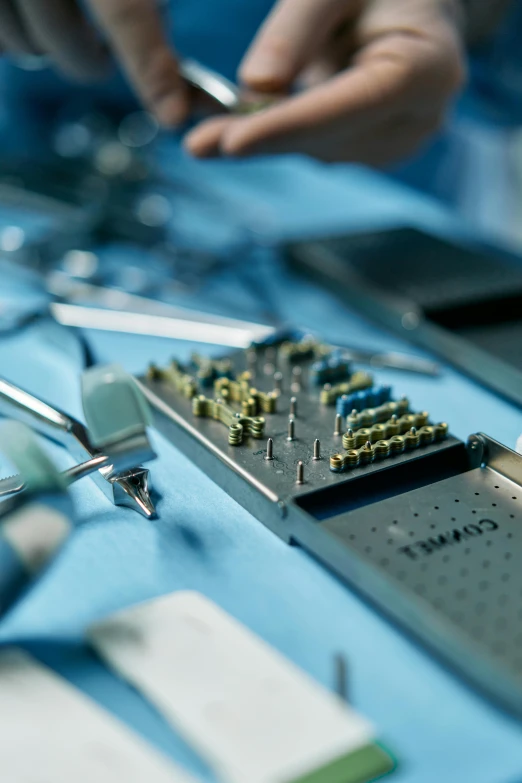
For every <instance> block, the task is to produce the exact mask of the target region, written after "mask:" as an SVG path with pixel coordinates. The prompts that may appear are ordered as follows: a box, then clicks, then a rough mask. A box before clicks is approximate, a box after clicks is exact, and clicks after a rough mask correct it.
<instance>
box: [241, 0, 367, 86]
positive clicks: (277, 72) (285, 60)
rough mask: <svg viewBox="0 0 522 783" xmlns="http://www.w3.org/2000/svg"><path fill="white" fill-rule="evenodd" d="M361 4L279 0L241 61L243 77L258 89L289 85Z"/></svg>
mask: <svg viewBox="0 0 522 783" xmlns="http://www.w3.org/2000/svg"><path fill="white" fill-rule="evenodd" d="M359 5H360V4H359V2H355V0H279V2H278V3H277V4H276V6H275V8H274V10H273V11H272V13H271V14H270V15H269V17H268V19H267V20H266V21H265V23H264V24H263V26H262V27H261V30H260V31H259V33H258V34H257V36H256V38H255V40H254V43H253V44H252V46H251V47H250V49H249V51H248V52H247V54H246V56H245V58H244V60H243V63H242V64H241V68H240V71H239V75H240V78H241V80H242V81H243V82H244V83H245V84H246V85H247V86H248V87H251V88H252V89H254V90H261V91H266V92H268V91H270V92H272V91H280V90H284V89H286V88H288V87H289V86H290V85H291V84H292V82H293V81H294V79H295V78H296V76H297V75H298V74H299V73H300V71H301V70H302V69H303V67H304V66H305V65H306V64H307V63H308V62H310V61H311V60H312V59H313V58H314V56H315V55H316V54H317V52H318V51H319V50H320V49H321V48H322V46H323V44H324V43H325V41H327V39H328V38H329V36H330V35H331V33H332V32H333V30H334V29H335V28H336V27H337V26H338V25H339V24H340V23H341V22H342V21H346V20H347V19H349V18H350V17H351V16H353V15H354V13H355V12H356V10H357V9H358V7H359Z"/></svg>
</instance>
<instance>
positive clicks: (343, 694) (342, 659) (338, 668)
mask: <svg viewBox="0 0 522 783" xmlns="http://www.w3.org/2000/svg"><path fill="white" fill-rule="evenodd" d="M334 678H335V692H336V693H337V695H338V696H339V698H340V699H342V700H343V701H344V702H345V703H346V704H348V703H349V698H348V662H347V660H346V656H345V655H343V654H342V653H337V654H336V655H335V656H334Z"/></svg>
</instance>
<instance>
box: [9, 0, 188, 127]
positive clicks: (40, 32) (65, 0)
mask: <svg viewBox="0 0 522 783" xmlns="http://www.w3.org/2000/svg"><path fill="white" fill-rule="evenodd" d="M87 8H88V10H89V11H90V12H91V13H92V17H93V20H94V21H95V22H96V23H97V24H98V26H99V30H100V32H101V34H102V35H103V36H104V38H105V40H106V43H107V45H108V47H109V49H111V50H112V51H113V53H114V54H115V56H116V58H117V59H118V60H119V62H120V64H121V66H122V67H123V70H124V72H125V73H126V76H127V78H128V79H129V82H130V84H131V86H132V87H133V89H134V90H135V92H136V93H137V94H138V96H139V98H140V99H141V101H142V102H143V104H144V105H145V106H146V107H147V108H148V109H149V110H150V111H151V112H152V113H153V114H154V115H155V116H156V118H157V119H158V121H159V122H160V123H161V124H162V125H165V126H167V127H169V126H174V125H176V124H178V123H179V122H181V121H182V120H183V119H184V118H185V116H186V113H187V110H188V98H187V95H188V91H187V88H186V85H185V84H184V82H183V80H182V79H181V77H180V76H179V73H178V68H177V64H176V58H175V55H174V53H173V52H172V49H171V47H170V46H169V44H168V42H167V40H166V38H165V35H164V33H163V29H162V23H161V19H160V15H159V11H158V4H157V2H156V0H87ZM0 51H4V52H6V53H13V54H35V55H45V56H47V57H49V59H50V60H51V62H52V63H53V64H54V65H56V66H57V67H58V68H59V69H60V70H61V71H63V73H64V74H65V75H67V76H69V77H71V78H74V79H77V80H80V81H91V80H95V79H97V78H100V77H101V76H103V75H104V74H105V73H106V66H107V59H108V58H107V51H106V48H105V46H104V45H103V44H102V42H101V38H100V36H99V35H98V34H97V33H96V32H95V31H94V29H93V27H92V26H91V24H90V23H89V22H88V20H87V19H86V17H85V15H84V13H83V12H82V10H81V6H80V4H79V2H76V0H0Z"/></svg>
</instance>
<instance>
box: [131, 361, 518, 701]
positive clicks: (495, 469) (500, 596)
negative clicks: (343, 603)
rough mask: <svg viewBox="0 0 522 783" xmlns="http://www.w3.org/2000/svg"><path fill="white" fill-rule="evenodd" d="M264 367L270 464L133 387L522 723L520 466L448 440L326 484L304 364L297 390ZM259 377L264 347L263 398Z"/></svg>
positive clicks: (228, 484)
mask: <svg viewBox="0 0 522 783" xmlns="http://www.w3.org/2000/svg"><path fill="white" fill-rule="evenodd" d="M267 351H268V353H267ZM231 358H232V361H233V364H234V370H235V371H237V372H241V371H242V370H244V369H245V367H246V352H244V351H242V352H239V353H238V354H235V355H234V356H233V357H231ZM275 364H276V367H277V369H279V370H280V372H281V373H282V376H283V377H282V391H281V393H280V395H279V399H278V412H277V413H275V414H271V415H267V416H266V419H267V431H266V435H267V436H268V437H271V438H272V439H273V457H274V458H273V460H267V459H266V449H265V443H266V441H265V440H255V439H252V438H247V439H246V441H245V442H244V443H243V444H242V445H241V446H231V445H229V443H228V432H227V428H226V427H224V426H223V424H221V423H220V422H217V421H215V420H213V419H202V418H197V417H195V416H194V415H193V413H192V403H191V401H190V400H189V399H186V398H184V397H183V396H182V395H181V394H179V393H178V392H176V391H175V390H173V388H172V386H171V385H169V384H168V383H166V382H165V381H164V380H158V379H154V377H152V376H151V375H149V376H148V377H144V378H141V379H139V382H140V384H141V386H142V388H143V390H144V392H145V394H146V396H147V398H148V399H149V401H150V402H151V404H152V407H153V410H154V413H155V424H156V426H157V428H158V429H159V430H160V431H161V432H162V433H163V434H164V435H166V437H167V438H169V439H170V440H171V441H172V442H173V443H174V444H175V445H176V446H177V447H178V448H180V449H181V450H182V451H183V452H184V453H186V454H187V455H188V456H189V457H190V458H191V459H193V460H194V462H195V463H196V464H198V465H199V467H200V468H201V469H202V470H203V471H204V472H205V473H206V474H207V475H208V476H210V477H211V478H212V479H213V480H215V481H216V482H217V483H218V484H219V485H220V486H221V487H222V488H223V489H224V490H225V491H226V492H227V493H229V494H230V495H231V496H232V497H233V498H235V499H236V500H237V501H238V502H239V503H240V504H241V505H243V506H244V507H245V508H246V509H248V510H249V511H250V512H251V513H252V514H253V515H254V516H255V517H256V518H257V519H259V520H260V521H261V522H263V524H265V525H266V526H267V527H268V528H269V529H270V530H272V531H273V532H274V533H276V534H277V535H278V536H280V537H281V538H282V539H283V540H284V541H286V542H288V543H292V544H296V545H299V546H301V547H302V548H303V549H305V550H306V551H307V552H309V553H310V554H311V555H312V556H314V557H315V558H317V559H318V560H320V561H321V562H323V563H324V564H325V565H327V566H328V567H329V568H331V569H332V570H333V571H334V572H335V573H336V574H338V575H339V576H340V577H342V578H343V579H344V580H346V582H348V583H349V584H350V585H351V586H353V587H354V588H356V589H357V590H358V591H360V592H361V593H362V594H363V595H365V596H366V597H367V598H369V599H370V600H371V601H373V602H375V603H376V604H377V605H378V606H380V607H382V608H383V609H384V610H385V611H386V612H387V613H388V614H390V615H391V616H392V617H393V618H394V619H395V620H397V621H398V622H399V623H400V624H402V625H403V626H404V627H406V628H407V629H408V630H409V631H411V632H412V633H413V634H415V636H416V637H418V638H420V639H421V640H423V641H424V642H425V643H426V644H427V645H429V647H430V648H432V649H433V650H435V651H436V652H438V653H439V654H440V655H441V656H443V658H444V659H445V660H446V661H447V662H448V663H449V664H450V665H451V666H452V667H453V668H455V669H457V670H458V671H459V672H460V673H461V674H462V675H463V676H465V678H466V679H468V680H469V681H470V682H472V683H473V684H475V685H476V686H478V687H479V688H480V689H481V690H482V691H483V692H484V693H486V694H488V695H489V696H491V697H492V698H494V699H495V700H496V701H498V702H499V703H500V704H502V705H503V706H504V707H505V708H508V709H509V710H510V711H513V712H515V713H518V714H519V715H521V716H522V569H521V568H520V562H521V561H522V527H521V525H520V523H521V521H522V457H521V456H519V455H517V454H515V453H514V452H512V451H510V450H509V449H507V448H505V447H504V446H501V445H500V444H498V443H496V442H495V441H493V440H491V439H490V438H488V437H487V436H485V435H473V436H471V437H470V439H469V441H468V443H467V444H464V443H463V442H462V441H460V440H457V439H455V438H453V437H451V436H449V437H448V438H447V439H446V440H444V441H442V442H440V443H433V444H432V445H428V446H425V447H422V448H420V449H417V450H415V451H411V452H405V453H404V454H402V455H400V456H396V457H391V458H388V459H385V460H383V461H381V462H374V463H372V464H369V465H366V466H361V467H357V468H355V469H353V470H351V471H348V472H344V473H334V472H332V471H331V470H330V465H329V457H330V455H331V454H332V453H334V452H337V451H339V450H340V449H341V448H342V446H341V445H340V441H341V438H340V436H339V435H334V434H333V433H334V419H335V410H334V409H333V408H331V407H326V406H322V405H320V404H319V400H318V392H317V390H316V389H309V388H308V383H307V372H308V367H307V365H306V364H301V369H302V375H301V377H300V391H299V392H297V391H296V383H295V377H294V376H293V375H292V368H291V366H290V365H288V364H286V363H285V362H280V361H278V360H277V359H276V362H275ZM267 367H268V368H269V369H270V372H271V373H273V369H274V358H273V349H272V348H266V349H265V348H263V349H261V350H258V355H257V361H256V368H255V372H256V375H255V385H256V387H257V388H258V389H260V390H263V389H270V388H272V386H273V379H272V375H271V374H270V375H267V374H265V372H264V370H265V368H267ZM250 369H252V367H251V366H250ZM294 396H295V397H296V399H297V406H298V407H297V415H296V418H295V440H291V441H289V440H288V432H287V423H288V411H289V406H290V399H291V397H294ZM316 438H318V439H320V441H321V452H322V454H321V458H320V459H319V460H317V459H314V458H313V443H314V440H315V439H316ZM300 461H302V462H303V463H304V483H302V484H298V483H296V470H297V464H298V463H299V462H300Z"/></svg>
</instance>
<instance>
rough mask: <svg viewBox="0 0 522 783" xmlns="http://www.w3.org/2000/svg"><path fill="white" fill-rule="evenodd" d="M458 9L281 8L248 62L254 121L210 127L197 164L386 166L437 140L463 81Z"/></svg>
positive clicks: (202, 131) (332, 1)
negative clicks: (260, 96)
mask: <svg viewBox="0 0 522 783" xmlns="http://www.w3.org/2000/svg"><path fill="white" fill-rule="evenodd" d="M460 22H461V20H460V5H459V4H458V3H457V0H279V2H278V3H277V4H276V6H275V8H274V10H273V11H272V13H271V14H270V16H269V17H268V19H267V21H266V22H265V24H264V25H263V27H262V28H261V30H260V32H259V33H258V35H257V37H256V39H255V41H254V43H253V45H252V46H251V48H250V51H249V52H248V53H247V55H246V58H245V60H244V61H243V64H242V67H241V70H240V76H241V80H242V82H243V83H244V84H245V86H246V87H247V88H248V89H251V90H254V91H257V92H259V93H277V92H279V93H280V92H281V91H288V90H289V89H290V88H291V87H292V85H294V84H295V83H296V80H300V81H301V83H302V84H304V85H305V89H303V90H302V91H300V92H298V93H297V94H294V95H291V96H289V97H287V98H285V99H284V100H282V101H281V102H278V103H277V104H276V105H274V106H272V107H270V108H267V109H264V110H262V111H260V112H258V113H257V114H253V115H250V116H246V117H245V116H243V117H216V118H212V119H209V120H206V121H205V122H203V123H202V124H200V125H199V126H198V127H197V128H195V129H194V130H193V131H192V132H191V133H190V134H189V135H188V136H187V138H186V142H185V143H186V146H187V148H188V150H189V151H190V152H192V153H193V154H194V155H197V156H201V157H204V156H212V155H219V154H222V155H234V156H240V155H247V154H257V153H268V154H274V153H281V152H294V153H305V154H309V155H312V156H314V157H317V158H320V159H322V160H326V161H357V162H363V163H368V164H372V165H385V164H387V163H390V162H392V161H395V160H398V159H400V158H402V157H405V156H407V155H408V154H410V153H412V152H414V151H415V150H416V149H417V148H418V147H419V146H420V145H421V144H422V143H423V142H424V141H425V140H426V139H427V138H428V137H429V136H430V135H432V134H433V133H435V131H436V130H437V128H438V127H439V125H440V123H441V121H442V120H443V118H444V114H445V111H446V109H447V107H448V105H449V104H450V102H451V100H452V98H453V97H454V95H455V93H456V92H457V91H458V90H459V88H460V87H461V85H462V84H463V81H464V73H465V64H464V63H465V59H464V53H463V45H462V42H461V34H460Z"/></svg>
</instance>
